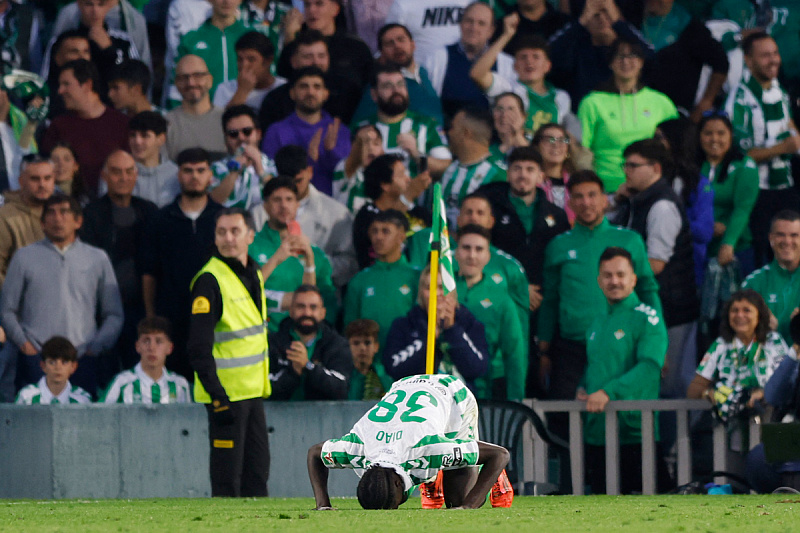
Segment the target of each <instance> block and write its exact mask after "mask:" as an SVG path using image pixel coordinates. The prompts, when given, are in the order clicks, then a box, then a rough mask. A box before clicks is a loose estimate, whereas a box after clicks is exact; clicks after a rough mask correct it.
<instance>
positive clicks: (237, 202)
mask: <svg viewBox="0 0 800 533" xmlns="http://www.w3.org/2000/svg"><path fill="white" fill-rule="evenodd" d="M222 129H223V130H224V132H225V147H226V148H227V149H228V157H226V158H224V159H221V160H219V161H217V162H216V163H214V165H213V167H212V170H213V172H214V179H213V180H212V181H211V198H212V199H213V200H214V201H215V202H218V203H220V204H222V205H224V206H225V207H241V208H243V209H250V208H252V207H255V206H257V205H260V204H261V187H262V186H263V185H264V184H265V183H266V182H267V181H269V180H270V179H271V178H272V177H273V176H274V175H275V174H276V170H275V163H274V162H273V161H272V160H271V159H270V158H269V157H267V156H266V154H264V153H262V152H261V150H260V149H259V146H260V145H261V128H259V124H258V117H257V116H256V112H255V111H253V109H252V108H251V107H250V106H248V105H245V104H242V105H235V106H233V107H229V108H228V109H227V110H226V111H225V113H223V114H222Z"/></svg>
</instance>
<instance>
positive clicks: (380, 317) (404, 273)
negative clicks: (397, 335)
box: [342, 256, 420, 390]
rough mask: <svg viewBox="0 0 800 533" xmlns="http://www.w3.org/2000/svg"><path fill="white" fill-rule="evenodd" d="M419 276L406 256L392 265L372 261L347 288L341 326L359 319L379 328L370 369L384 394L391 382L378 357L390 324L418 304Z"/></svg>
mask: <svg viewBox="0 0 800 533" xmlns="http://www.w3.org/2000/svg"><path fill="white" fill-rule="evenodd" d="M419 274H420V269H419V268H417V267H415V266H411V265H410V264H409V263H408V261H407V260H406V258H405V256H401V257H400V259H399V260H398V261H395V262H394V263H384V262H382V261H375V263H374V264H373V265H372V266H369V267H367V268H365V269H364V270H362V271H361V272H359V273H358V274H356V275H355V276H353V279H351V280H350V284H349V285H348V287H347V294H346V295H345V298H344V320H343V322H342V323H343V325H344V326H347V324H349V323H350V322H352V321H353V320H356V319H358V318H369V319H372V320H374V321H375V322H377V323H378V325H379V326H380V331H379V332H378V341H379V342H380V348H381V349H380V350H378V353H377V354H375V360H374V362H373V366H374V367H375V370H376V371H377V372H378V375H379V376H380V377H381V380H382V382H383V386H384V389H385V390H389V388H390V387H391V385H392V379H391V378H390V377H388V376H387V375H386V372H385V371H384V369H383V364H382V363H381V353H382V352H383V347H384V346H385V345H386V336H387V335H388V333H389V328H390V327H391V326H392V322H394V320H395V319H396V318H400V317H402V316H405V315H406V314H407V313H408V312H409V311H410V310H411V307H412V306H414V304H416V302H417V285H418V284H419ZM384 379H385V380H387V381H383V380H384Z"/></svg>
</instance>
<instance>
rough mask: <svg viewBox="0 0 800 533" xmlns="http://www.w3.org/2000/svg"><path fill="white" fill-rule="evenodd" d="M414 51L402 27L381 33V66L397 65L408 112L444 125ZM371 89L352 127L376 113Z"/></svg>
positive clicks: (386, 28)
mask: <svg viewBox="0 0 800 533" xmlns="http://www.w3.org/2000/svg"><path fill="white" fill-rule="evenodd" d="M415 49H416V44H415V43H414V38H413V37H412V36H411V32H409V31H408V28H406V27H405V26H403V25H402V24H386V25H385V26H384V27H382V28H381V29H380V31H379V32H378V51H379V52H380V55H379V56H378V60H377V61H378V64H379V65H394V66H396V67H397V68H399V69H400V72H402V74H403V77H404V78H405V80H406V88H407V89H408V100H409V104H408V108H409V109H410V110H411V111H414V112H415V113H419V114H420V115H424V116H426V117H431V118H433V119H435V120H436V121H437V122H438V123H439V124H441V123H442V121H443V120H444V116H443V115H442V102H441V101H439V95H438V94H436V91H435V90H434V89H433V85H431V80H430V77H429V76H428V71H427V70H425V67H423V66H422V65H420V64H419V63H417V62H416V61H415V60H414V50H415ZM372 88H373V87H372V86H369V87H367V88H366V90H365V91H364V94H363V95H362V97H361V102H359V104H358V108H357V109H356V112H355V113H354V114H353V120H352V122H351V124H358V123H360V122H361V121H362V120H365V119H367V118H369V117H370V116H371V115H373V114H375V112H376V111H377V107H376V105H375V101H374V100H373V99H372V98H371V91H372Z"/></svg>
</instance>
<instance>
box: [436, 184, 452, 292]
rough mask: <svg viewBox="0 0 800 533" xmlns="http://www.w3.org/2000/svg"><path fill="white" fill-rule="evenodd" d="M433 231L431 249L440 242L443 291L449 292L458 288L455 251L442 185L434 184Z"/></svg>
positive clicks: (440, 269)
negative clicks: (451, 240)
mask: <svg viewBox="0 0 800 533" xmlns="http://www.w3.org/2000/svg"><path fill="white" fill-rule="evenodd" d="M432 230H433V231H431V241H430V242H431V250H433V249H434V247H435V246H436V245H437V244H438V248H439V265H440V268H439V273H440V274H441V276H442V291H443V292H444V294H449V293H451V292H453V291H454V290H456V277H455V275H454V274H453V252H452V250H450V234H449V233H448V232H447V208H446V207H445V205H444V199H442V186H441V184H439V183H436V184H434V186H433V228H432Z"/></svg>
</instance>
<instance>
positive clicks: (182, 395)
mask: <svg viewBox="0 0 800 533" xmlns="http://www.w3.org/2000/svg"><path fill="white" fill-rule="evenodd" d="M191 398H192V391H191V388H190V387H189V382H188V381H186V378H184V377H183V376H180V375H178V374H175V373H174V372H170V371H169V370H167V369H166V368H164V369H163V371H162V372H161V378H159V379H158V380H157V381H154V380H153V378H151V377H150V376H148V375H147V374H146V373H145V372H144V370H142V364H141V363H138V364H137V365H136V366H135V367H133V368H132V369H131V370H125V371H123V372H120V373H119V374H117V375H116V376H114V379H113V380H112V381H111V385H109V386H108V390H106V393H105V396H104V397H103V398H102V399H101V402H103V403H125V404H131V403H144V404H154V403H160V404H167V403H191V401H192V400H191Z"/></svg>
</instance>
